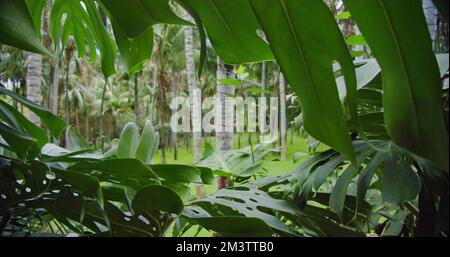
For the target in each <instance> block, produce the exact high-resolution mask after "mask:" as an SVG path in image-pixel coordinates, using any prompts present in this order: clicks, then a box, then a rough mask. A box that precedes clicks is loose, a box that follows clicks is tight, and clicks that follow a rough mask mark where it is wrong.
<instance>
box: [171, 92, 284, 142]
mask: <svg viewBox="0 0 450 257" xmlns="http://www.w3.org/2000/svg"><path fill="white" fill-rule="evenodd" d="M269 102H270V103H269V105H268V99H267V98H266V97H258V98H255V97H246V98H242V97H230V96H213V97H208V98H205V99H204V100H203V101H202V97H201V91H200V89H195V90H193V94H192V97H182V96H179V97H175V98H173V99H172V102H171V104H170V108H171V110H172V117H171V120H170V127H171V129H172V131H173V132H175V133H179V132H185V133H189V132H192V133H202V132H204V133H213V132H215V133H234V132H237V133H244V132H257V131H259V133H260V135H262V138H263V140H264V141H265V142H273V141H274V140H276V139H277V138H278V97H270V98H269ZM267 112H269V113H270V115H269V117H270V118H269V120H267V117H268V116H267Z"/></svg>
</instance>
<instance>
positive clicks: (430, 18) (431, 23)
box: [422, 0, 438, 48]
mask: <svg viewBox="0 0 450 257" xmlns="http://www.w3.org/2000/svg"><path fill="white" fill-rule="evenodd" d="M422 4H423V10H424V12H425V18H426V20H427V24H428V30H429V31H430V37H431V41H432V42H433V48H434V46H435V41H436V34H437V20H438V10H437V8H436V6H435V5H434V4H433V1H432V0H423V2H422Z"/></svg>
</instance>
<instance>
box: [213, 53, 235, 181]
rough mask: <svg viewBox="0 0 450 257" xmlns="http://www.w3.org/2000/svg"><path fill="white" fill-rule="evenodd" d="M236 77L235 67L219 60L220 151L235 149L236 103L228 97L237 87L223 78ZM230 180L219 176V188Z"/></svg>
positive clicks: (218, 117) (218, 123)
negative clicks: (226, 82) (228, 83)
mask: <svg viewBox="0 0 450 257" xmlns="http://www.w3.org/2000/svg"><path fill="white" fill-rule="evenodd" d="M229 78H233V79H234V78H235V76H234V67H233V66H231V65H226V64H224V63H223V62H222V61H221V60H220V59H218V60H217V101H218V102H217V106H216V108H217V112H216V120H215V125H216V137H217V149H218V151H219V152H220V153H226V152H230V151H232V150H233V129H234V126H233V125H234V108H233V107H234V105H233V104H232V103H230V102H229V101H227V99H226V98H227V97H229V96H231V95H234V93H235V87H234V86H231V85H227V84H224V83H222V82H220V81H222V80H223V79H229ZM228 185H229V180H228V178H226V177H219V178H218V180H217V189H221V188H224V187H227V186H228Z"/></svg>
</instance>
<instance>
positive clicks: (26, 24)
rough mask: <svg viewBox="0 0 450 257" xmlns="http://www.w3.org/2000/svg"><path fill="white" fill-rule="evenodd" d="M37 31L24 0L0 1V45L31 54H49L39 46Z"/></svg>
mask: <svg viewBox="0 0 450 257" xmlns="http://www.w3.org/2000/svg"><path fill="white" fill-rule="evenodd" d="M42 2H44V1H42ZM39 19H40V17H39ZM39 24H40V23H39ZM39 29H40V27H39ZM38 31H39V30H37V28H36V27H35V25H34V23H33V18H32V17H31V15H30V12H29V9H28V8H27V5H26V3H25V1H24V0H2V1H0V34H1V35H2V36H1V37H0V42H1V43H3V44H8V45H12V46H15V47H19V48H21V49H25V50H28V51H31V52H36V53H40V54H49V52H48V50H47V49H45V48H44V47H43V46H42V45H41V42H40V40H39V35H40V33H39V32H38Z"/></svg>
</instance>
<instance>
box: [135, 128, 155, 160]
mask: <svg viewBox="0 0 450 257" xmlns="http://www.w3.org/2000/svg"><path fill="white" fill-rule="evenodd" d="M158 146H159V134H158V133H157V132H155V128H154V127H153V125H152V123H151V122H150V121H147V122H146V123H145V126H144V129H143V131H142V135H141V137H140V139H139V145H138V146H137V150H136V158H138V159H139V160H141V161H143V162H144V163H146V164H150V163H151V161H152V157H153V154H155V152H156V151H157V149H158Z"/></svg>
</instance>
